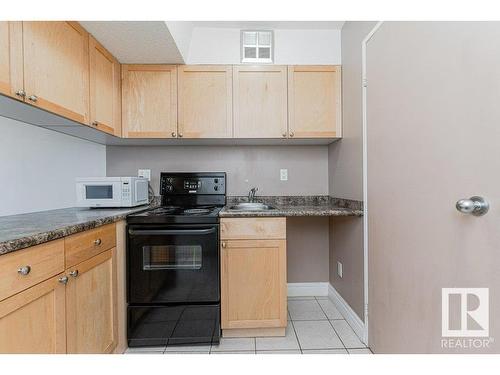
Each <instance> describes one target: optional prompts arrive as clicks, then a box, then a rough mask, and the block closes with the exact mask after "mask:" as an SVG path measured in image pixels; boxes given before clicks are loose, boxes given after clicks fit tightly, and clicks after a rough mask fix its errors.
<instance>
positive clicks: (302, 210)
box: [219, 195, 363, 217]
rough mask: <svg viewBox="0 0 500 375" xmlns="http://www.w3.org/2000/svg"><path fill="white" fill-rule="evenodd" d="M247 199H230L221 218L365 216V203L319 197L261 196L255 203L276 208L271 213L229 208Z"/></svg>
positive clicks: (239, 197)
mask: <svg viewBox="0 0 500 375" xmlns="http://www.w3.org/2000/svg"><path fill="white" fill-rule="evenodd" d="M247 201H248V199H247V197H241V196H236V197H228V198H227V206H226V207H224V208H223V209H222V210H221V212H220V213H219V216H220V217H277V216H285V217H293V216H356V217H360V216H363V202H361V201H355V200H350V199H342V198H334V197H330V196H328V195H319V196H282V197H273V196H268V197H266V196H261V197H256V199H255V201H257V202H261V203H266V204H268V205H271V206H273V207H275V208H276V209H274V210H269V211H231V210H229V206H231V205H233V204H235V203H238V202H247Z"/></svg>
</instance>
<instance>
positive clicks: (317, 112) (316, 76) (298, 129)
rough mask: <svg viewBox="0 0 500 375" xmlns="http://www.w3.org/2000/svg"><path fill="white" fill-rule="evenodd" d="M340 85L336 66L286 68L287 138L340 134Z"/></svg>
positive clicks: (339, 75)
mask: <svg viewBox="0 0 500 375" xmlns="http://www.w3.org/2000/svg"><path fill="white" fill-rule="evenodd" d="M340 85H341V69H340V66H306V65H304V66H289V67H288V116H289V119H288V127H289V137H291V138H333V137H340V136H341V135H342V134H341V130H342V127H341V124H342V113H341V88H340Z"/></svg>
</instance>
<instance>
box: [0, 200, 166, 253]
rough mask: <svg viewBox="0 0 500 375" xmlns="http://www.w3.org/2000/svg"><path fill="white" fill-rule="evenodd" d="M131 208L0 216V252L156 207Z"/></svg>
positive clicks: (85, 209)
mask: <svg viewBox="0 0 500 375" xmlns="http://www.w3.org/2000/svg"><path fill="white" fill-rule="evenodd" d="M158 204H159V202H158V200H157V199H155V200H153V201H152V203H151V204H150V205H143V206H138V207H132V208H78V207H74V208H63V209H59V210H50V211H41V212H33V213H27V214H20V215H10V216H1V217H0V255H3V254H7V253H9V252H12V251H16V250H20V249H24V248H26V247H29V246H34V245H39V244H41V243H44V242H48V241H52V240H56V239H58V238H62V237H66V236H69V235H71V234H75V233H78V232H83V231H85V230H89V229H93V228H96V227H100V226H101V225H105V224H110V223H114V222H117V221H120V220H123V219H125V218H126V217H127V215H129V214H131V213H134V212H139V211H142V210H145V209H148V208H150V207H154V206H157V205H158Z"/></svg>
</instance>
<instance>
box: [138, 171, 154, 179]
mask: <svg viewBox="0 0 500 375" xmlns="http://www.w3.org/2000/svg"><path fill="white" fill-rule="evenodd" d="M137 176H138V177H143V178H147V179H148V181H151V169H139V170H138V171H137Z"/></svg>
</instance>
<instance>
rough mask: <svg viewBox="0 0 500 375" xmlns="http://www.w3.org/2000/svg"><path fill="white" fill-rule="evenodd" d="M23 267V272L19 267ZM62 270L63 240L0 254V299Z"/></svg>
mask: <svg viewBox="0 0 500 375" xmlns="http://www.w3.org/2000/svg"><path fill="white" fill-rule="evenodd" d="M23 268H24V273H23V272H21V269H23ZM63 271H64V240H63V239H60V240H56V241H51V242H47V243H44V244H41V245H37V246H33V247H28V248H27V249H23V250H19V251H16V252H14V253H11V254H6V255H2V256H0V275H1V277H0V301H1V300H4V299H5V298H7V297H10V296H12V295H14V294H16V293H19V292H21V291H23V290H25V289H28V288H29V287H31V286H33V285H35V284H38V283H39V282H41V281H44V280H47V279H48V278H50V277H52V276H54V275H57V274H58V273H61V272H63Z"/></svg>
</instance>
